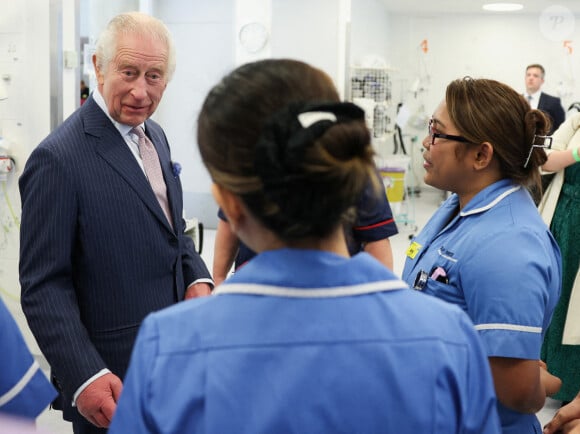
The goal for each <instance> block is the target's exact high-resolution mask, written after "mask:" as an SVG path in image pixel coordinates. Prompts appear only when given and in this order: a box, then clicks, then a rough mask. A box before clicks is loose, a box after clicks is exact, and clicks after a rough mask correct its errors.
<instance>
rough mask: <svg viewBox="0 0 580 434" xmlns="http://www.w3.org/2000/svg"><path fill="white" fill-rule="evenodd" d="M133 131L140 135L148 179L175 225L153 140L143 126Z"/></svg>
mask: <svg viewBox="0 0 580 434" xmlns="http://www.w3.org/2000/svg"><path fill="white" fill-rule="evenodd" d="M131 133H133V134H135V135H136V136H137V137H139V142H138V145H139V153H140V154H141V160H142V161H143V167H144V168H145V173H146V174H147V179H149V183H150V184H151V188H152V189H153V192H154V193H155V196H156V197H157V200H158V201H159V205H161V209H162V210H163V212H164V213H165V217H167V221H168V222H169V224H170V225H171V227H173V224H172V223H171V222H172V221H173V220H172V219H171V210H170V209H169V203H168V201H167V187H166V186H165V181H164V180H163V173H162V172H161V163H159V156H158V155H157V151H156V150H155V147H154V146H153V143H151V140H149V138H148V137H147V136H146V135H145V133H144V132H143V128H141V127H135V128H133V129H132V130H131Z"/></svg>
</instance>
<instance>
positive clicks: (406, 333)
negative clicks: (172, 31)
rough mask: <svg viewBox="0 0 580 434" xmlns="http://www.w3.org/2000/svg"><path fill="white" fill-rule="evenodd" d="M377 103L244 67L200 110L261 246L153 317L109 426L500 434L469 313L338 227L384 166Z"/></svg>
mask: <svg viewBox="0 0 580 434" xmlns="http://www.w3.org/2000/svg"><path fill="white" fill-rule="evenodd" d="M370 140H371V139H370V135H369V131H368V129H367V127H366V125H365V121H364V112H363V111H362V110H361V109H360V108H359V107H357V106H355V105H353V104H350V103H341V102H340V101H339V100H338V97H337V92H336V89H335V88H334V85H333V84H332V81H331V80H330V78H329V77H328V76H327V75H326V74H325V73H324V72H322V71H321V70H319V69H316V68H313V67H311V66H309V65H307V64H305V63H302V62H298V61H293V60H280V59H278V60H263V61H259V62H255V63H250V64H247V65H244V66H241V67H239V68H238V69H236V70H234V71H233V72H232V73H230V74H229V75H227V76H226V77H225V78H224V79H223V80H222V81H221V82H220V83H219V84H217V85H216V86H215V87H214V88H213V89H212V90H211V91H210V93H209V95H208V96H207V97H206V99H205V102H204V104H203V107H202V109H201V113H200V115H199V118H198V143H199V150H200V153H201V156H202V159H203V161H204V163H205V165H206V167H207V169H208V171H209V173H210V175H211V178H212V180H213V182H214V184H213V187H212V190H213V194H214V197H215V198H216V200H217V202H218V204H219V206H220V207H221V209H222V210H223V211H224V213H225V214H226V217H227V219H228V222H229V224H230V225H231V227H232V229H233V230H234V232H235V233H236V235H237V236H238V237H239V238H240V239H241V240H242V241H243V242H244V243H245V244H246V245H248V246H249V247H250V248H251V249H253V250H254V251H256V252H257V253H258V254H257V256H256V257H255V258H253V259H252V260H251V261H250V262H248V263H247V264H246V265H245V266H244V267H242V268H240V269H239V270H238V271H237V272H236V273H235V274H234V276H233V277H231V278H229V279H227V280H226V281H224V283H222V284H221V285H219V286H218V287H217V288H216V290H215V291H214V293H213V296H211V297H206V298H205V299H197V300H192V301H188V302H184V303H181V304H179V305H178V306H175V307H174V308H171V309H167V310H164V311H161V312H158V313H154V314H152V315H150V316H149V317H148V318H147V319H146V320H145V322H144V324H143V327H142V329H141V331H140V333H139V337H138V339H137V343H136V345H135V348H134V353H133V359H132V362H131V366H130V368H129V372H128V374H127V377H126V380H125V384H124V389H123V393H122V395H121V399H120V402H119V406H118V410H117V413H116V414H115V417H114V419H113V422H112V425H111V430H110V432H111V433H116V432H118V433H125V432H140V433H146V432H156V433H157V432H172V433H173V432H205V433H231V432H235V433H393V434H395V433H396V434H401V433H402V434H417V433H438V434H452V433H464V434H465V433H473V434H475V433H478V434H481V433H498V432H499V421H498V417H497V412H496V409H495V405H496V402H495V396H494V393H493V383H492V380H491V374H490V370H489V365H488V363H487V359H486V357H485V353H484V351H483V348H482V346H481V343H480V342H479V339H478V337H477V334H476V332H475V330H474V329H473V325H472V324H471V322H470V321H469V318H468V317H467V315H465V313H463V312H462V311H461V309H459V308H457V307H456V306H451V305H449V304H446V303H442V302H440V301H439V300H436V299H435V298H431V297H424V296H422V295H421V294H417V293H415V292H414V291H411V290H410V289H409V287H408V286H407V285H406V284H405V283H404V282H402V281H401V280H399V279H398V278H397V277H396V276H395V275H394V274H393V273H392V272H391V271H390V270H388V269H387V268H386V267H385V266H383V265H382V264H381V263H380V262H379V261H377V260H376V259H374V258H373V257H372V256H371V255H369V254H368V253H359V254H357V255H355V256H353V257H350V256H349V253H348V249H347V244H346V241H345V235H344V231H343V225H344V224H345V221H347V220H349V219H352V217H353V216H352V210H353V209H354V208H355V205H356V202H357V200H358V198H359V197H360V194H361V192H362V191H363V189H364V188H365V187H366V185H367V184H368V182H372V181H371V180H375V179H376V177H375V176H374V173H375V171H376V167H375V166H374V163H373V150H372V146H371V143H370Z"/></svg>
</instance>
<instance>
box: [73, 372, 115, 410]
mask: <svg viewBox="0 0 580 434" xmlns="http://www.w3.org/2000/svg"><path fill="white" fill-rule="evenodd" d="M110 373H111V371H109V370H108V369H107V368H105V369H101V370H100V371H99V372H97V373H96V374H95V375H93V376H92V377H91V378H89V379H88V380H87V381H85V382H84V383H83V384H81V386H80V387H79V388H78V389H77V391H76V392H75V394H74V395H73V400H72V406H73V407H76V406H77V398H78V397H79V395H80V394H81V393H82V391H83V390H85V389H86V388H87V386H88V385H89V384H91V383H92V382H93V381H95V380H96V379H97V378H100V377H102V376H103V375H105V374H110Z"/></svg>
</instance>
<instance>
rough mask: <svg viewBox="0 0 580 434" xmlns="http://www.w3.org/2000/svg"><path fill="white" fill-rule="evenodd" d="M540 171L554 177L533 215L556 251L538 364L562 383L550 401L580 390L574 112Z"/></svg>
mask: <svg viewBox="0 0 580 434" xmlns="http://www.w3.org/2000/svg"><path fill="white" fill-rule="evenodd" d="M553 138H554V140H553V142H552V150H550V151H548V152H549V154H548V161H546V163H545V164H544V165H543V166H542V169H543V170H544V171H548V172H556V175H555V176H554V179H553V180H552V182H551V183H550V186H549V187H548V189H547V190H546V193H545V194H544V197H543V199H542V202H541V203H540V206H539V210H540V213H541V215H542V218H543V219H544V221H545V222H546V224H548V225H549V226H550V230H551V232H552V234H553V235H554V238H555V239H556V241H557V242H558V245H559V246H560V250H561V252H562V293H561V295H560V300H559V301H558V305H557V306H556V310H555V311H554V317H553V318H552V321H551V323H550V327H549V328H548V331H547V332H546V336H545V338H544V344H543V347H542V360H544V361H545V362H546V363H547V364H548V368H549V370H550V372H551V373H552V374H554V375H556V376H558V377H559V378H560V379H561V380H562V388H561V389H560V391H559V392H558V393H557V394H555V395H554V396H553V398H554V399H558V400H561V401H564V403H566V402H569V401H571V400H572V399H574V397H575V396H576V393H577V392H578V390H580V244H579V241H580V225H579V222H580V164H578V163H579V162H580V155H579V150H580V149H579V148H580V113H577V114H575V115H572V116H571V117H570V118H568V119H567V120H566V122H564V123H563V124H562V125H561V126H560V128H558V130H557V131H556V132H555V133H554V137H553Z"/></svg>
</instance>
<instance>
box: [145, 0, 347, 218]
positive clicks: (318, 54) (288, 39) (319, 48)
mask: <svg viewBox="0 0 580 434" xmlns="http://www.w3.org/2000/svg"><path fill="white" fill-rule="evenodd" d="M343 5H344V2H343V1H336V0H317V1H316V2H312V1H309V0H216V1H212V2H208V1H205V0H196V1H188V2H185V3H184V2H177V1H161V0H159V1H157V2H156V3H155V7H154V11H155V15H156V16H158V17H159V18H161V19H162V20H163V21H164V22H165V23H166V24H167V25H168V27H169V28H170V30H171V31H172V33H173V35H174V37H175V41H176V45H177V70H176V73H175V76H174V78H173V80H172V82H171V83H170V84H169V86H168V87H167V90H166V92H165V95H164V97H163V100H162V102H161V104H160V106H159V109H158V110H157V113H156V115H155V119H156V120H157V121H158V122H160V123H161V124H162V125H163V127H164V128H165V131H166V133H167V135H168V137H169V140H170V144H171V148H172V157H173V159H174V160H175V161H179V162H180V163H181V165H182V166H183V171H182V174H181V181H182V183H183V189H184V208H185V213H186V216H187V217H188V218H191V217H196V218H198V219H200V220H201V221H202V222H203V223H204V224H205V225H206V227H215V225H216V223H217V206H216V205H215V203H214V200H213V198H212V196H211V193H210V185H211V181H210V179H209V175H208V174H207V171H206V169H205V167H204V166H203V164H202V162H201V159H200V157H199V154H198V150H197V142H196V129H195V122H196V119H197V115H198V113H199V109H200V107H201V104H202V102H203V99H204V98H205V95H206V94H207V92H208V91H209V90H210V88H211V87H212V86H213V85H215V84H217V82H218V81H219V80H220V79H221V78H222V77H223V76H224V75H225V74H227V73H228V72H230V71H231V70H232V69H233V68H234V67H235V66H236V64H237V62H239V61H241V60H253V59H258V58H262V57H293V58H297V59H301V60H305V61H307V62H310V63H312V64H314V65H315V66H317V67H319V68H322V69H324V70H325V71H327V72H328V73H329V74H330V75H331V77H333V78H334V79H335V81H337V82H339V81H340V80H341V79H340V77H341V76H342V75H343V73H344V64H342V63H341V57H340V50H339V46H340V34H339V32H341V31H344V30H343V29H344V26H341V25H339V17H340V16H341V7H343ZM240 10H243V13H240ZM268 10H269V11H271V16H270V17H267V16H264V13H265V11H268ZM253 20H258V21H264V24H265V25H266V27H270V24H271V28H270V36H269V39H268V42H267V45H266V46H265V47H264V49H263V51H261V52H259V53H254V54H252V55H251V56H250V55H249V53H243V52H242V53H240V50H243V48H242V47H241V46H240V44H239V43H238V41H237V36H238V31H239V29H240V28H241V26H242V25H243V24H245V23H246V22H249V21H253ZM341 29H342V30H341ZM337 85H338V86H340V83H337Z"/></svg>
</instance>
